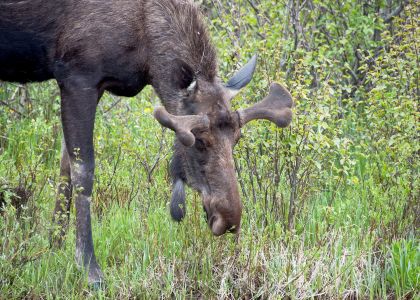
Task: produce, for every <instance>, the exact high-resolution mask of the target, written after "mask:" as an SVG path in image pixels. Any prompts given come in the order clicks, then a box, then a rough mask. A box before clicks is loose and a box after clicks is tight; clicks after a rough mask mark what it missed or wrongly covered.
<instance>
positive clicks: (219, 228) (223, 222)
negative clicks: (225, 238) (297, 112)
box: [204, 205, 242, 236]
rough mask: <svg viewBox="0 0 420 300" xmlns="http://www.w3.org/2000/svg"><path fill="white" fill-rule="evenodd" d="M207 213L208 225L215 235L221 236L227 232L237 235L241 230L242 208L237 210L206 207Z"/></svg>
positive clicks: (239, 207)
mask: <svg viewBox="0 0 420 300" xmlns="http://www.w3.org/2000/svg"><path fill="white" fill-rule="evenodd" d="M204 210H205V211H206V218H207V224H208V226H209V228H210V230H211V231H212V233H213V235H215V236H221V235H223V234H225V233H226V232H230V233H236V232H238V230H239V227H240V222H241V211H242V209H241V206H240V205H239V206H237V207H235V208H233V207H229V208H228V209H227V208H226V207H222V208H220V207H219V209H211V208H209V207H208V206H207V207H206V205H204Z"/></svg>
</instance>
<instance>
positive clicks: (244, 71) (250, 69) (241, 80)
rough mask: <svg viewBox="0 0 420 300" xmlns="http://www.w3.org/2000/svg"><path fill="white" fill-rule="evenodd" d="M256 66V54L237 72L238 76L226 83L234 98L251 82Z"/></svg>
mask: <svg viewBox="0 0 420 300" xmlns="http://www.w3.org/2000/svg"><path fill="white" fill-rule="evenodd" d="M256 65H257V55H256V54H254V56H252V57H251V59H250V60H249V61H248V62H247V63H246V64H245V66H243V67H242V68H241V69H240V70H239V71H238V72H236V74H235V75H233V77H232V78H231V79H229V81H228V82H227V83H226V85H225V87H226V88H227V89H228V90H229V93H230V95H231V97H232V98H233V97H234V96H236V94H237V93H239V91H240V90H241V89H242V88H243V87H244V86H246V85H247V84H248V83H249V82H250V81H251V79H252V75H254V71H255V67H256Z"/></svg>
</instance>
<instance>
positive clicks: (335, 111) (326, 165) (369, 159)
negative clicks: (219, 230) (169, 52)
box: [0, 0, 420, 299]
mask: <svg viewBox="0 0 420 300" xmlns="http://www.w3.org/2000/svg"><path fill="white" fill-rule="evenodd" d="M201 6H202V8H203V11H204V12H205V14H206V15H207V16H208V24H209V26H210V29H211V31H212V36H213V40H214V43H215V44H216V46H217V48H218V49H219V53H218V54H219V61H220V73H221V76H222V77H223V78H225V79H226V78H228V77H229V75H231V74H232V73H233V71H234V70H235V69H236V68H237V67H239V66H240V64H242V63H243V62H244V61H246V58H248V57H250V56H251V55H252V54H253V53H258V55H259V65H258V68H257V72H256V74H255V76H254V79H253V81H252V82H251V84H250V85H249V86H248V87H247V89H246V90H245V91H244V92H243V93H242V94H240V95H239V96H238V97H237V98H236V99H235V100H234V102H233V106H234V107H246V106H247V105H249V104H250V103H253V102H256V101H258V100H259V99H261V98H262V97H263V96H264V95H265V94H266V93H267V90H268V86H269V83H270V82H273V81H277V82H280V83H282V84H284V85H285V86H287V87H288V89H289V90H290V91H291V93H292V95H293V98H294V100H295V104H296V106H295V108H294V113H295V117H294V120H293V123H292V126H291V127H290V128H287V129H277V128H276V127H275V126H274V125H272V124H270V123H268V122H253V123H251V124H249V125H248V126H247V127H246V128H245V129H244V130H243V136H244V137H243V138H242V139H241V142H240V143H239V144H238V145H237V147H236V148H235V164H236V169H237V171H238V176H239V184H240V189H241V192H242V199H243V202H244V208H245V211H244V217H243V225H242V231H241V236H240V239H239V240H235V239H234V238H233V236H232V235H226V236H223V237H221V238H214V237H212V236H211V233H210V231H209V230H208V228H207V226H206V224H205V220H204V218H203V217H202V214H203V212H202V209H201V204H200V199H199V197H196V196H195V194H194V193H193V192H192V191H189V197H188V200H189V201H188V202H189V203H188V208H187V210H188V214H187V218H186V219H185V221H184V222H183V223H181V224H177V223H175V222H172V221H171V220H170V216H169V213H168V212H167V206H168V201H169V197H170V188H169V186H170V179H169V177H168V174H167V167H168V164H169V160H170V155H171V145H172V140H173V135H172V133H171V132H169V131H166V130H162V129H161V128H160V126H159V125H158V124H157V122H156V121H155V120H154V119H153V117H152V115H151V111H152V107H153V106H154V105H155V104H156V103H158V99H157V97H156V95H155V94H154V93H153V90H152V89H151V88H150V87H149V88H147V89H146V90H144V91H143V92H142V93H141V94H140V95H138V96H137V97H134V98H128V99H121V98H119V97H115V96H112V95H105V97H104V98H103V100H102V101H101V104H100V106H99V108H98V113H97V120H96V128H95V146H96V157H97V159H96V164H97V169H96V175H95V176H96V177H95V190H94V199H93V211H94V222H93V227H94V228H93V230H94V241H95V246H96V252H97V256H98V259H99V262H100V264H101V266H102V267H103V270H104V272H105V276H106V280H107V288H106V289H105V290H103V291H97V292H95V291H91V290H89V288H88V287H87V284H86V278H85V277H84V276H82V273H80V272H79V271H77V269H76V266H75V263H74V259H73V252H74V226H72V227H71V230H70V232H69V234H68V236H67V240H66V245H65V248H64V249H62V250H51V249H49V243H48V232H49V230H50V229H51V221H50V219H51V214H52V210H53V204H54V197H55V189H56V186H57V183H58V181H59V180H60V179H59V176H58V166H59V156H60V155H59V152H60V150H59V149H60V143H61V125H60V119H59V107H60V105H59V92H58V89H57V87H56V84H55V82H47V83H42V84H32V85H26V86H22V85H19V84H10V83H0V201H1V202H2V205H3V208H2V212H1V218H0V232H1V234H0V299H2V298H4V299H11V298H24V297H28V298H60V297H62V298H68V297H76V298H82V297H86V296H87V295H89V294H94V295H96V296H100V297H108V298H158V297H163V298H171V297H173V298H200V297H203V298H205V299H207V298H262V299H265V298H273V299H281V298H284V299H303V298H335V299H337V298H346V299H356V298H363V299H365V298H369V299H386V298H391V299H393V298H398V299H400V298H407V299H408V298H416V297H418V296H419V289H420V283H419V279H420V278H419V274H420V266H419V261H420V247H419V237H418V227H419V225H420V219H419V216H420V203H419V198H420V195H419V170H420V165H419V153H420V146H419V145H420V143H419V139H418V138H419V136H418V132H419V124H418V118H419V107H418V104H419V99H420V80H419V70H420V63H419V51H420V24H419V23H420V21H419V20H420V18H419V16H420V5H419V3H418V1H414V0H409V1H404V0H387V1H384V0H375V1H371V0H369V1H354V0H353V1H351V0H344V1H331V0H328V1H318V0H304V1H299V0H289V1H268V0H246V1H245V0H235V1H220V0H203V1H202V2H201ZM72 223H74V212H73V215H72ZM146 295H147V296H148V297H146Z"/></svg>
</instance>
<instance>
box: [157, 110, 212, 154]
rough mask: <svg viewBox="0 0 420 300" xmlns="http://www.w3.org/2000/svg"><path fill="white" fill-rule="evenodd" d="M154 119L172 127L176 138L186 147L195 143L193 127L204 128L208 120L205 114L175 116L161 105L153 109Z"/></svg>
mask: <svg viewBox="0 0 420 300" xmlns="http://www.w3.org/2000/svg"><path fill="white" fill-rule="evenodd" d="M154 116H155V118H156V120H157V121H158V122H159V123H160V124H161V125H162V126H164V127H167V128H169V129H172V130H173V131H174V132H175V134H176V137H177V138H178V140H179V141H180V142H181V143H182V144H183V145H184V146H186V147H191V146H192V145H194V143H195V137H194V134H192V132H191V131H192V130H193V129H206V128H208V127H209V125H210V121H209V119H208V117H207V116H206V115H186V116H175V115H172V114H170V113H168V112H167V110H166V109H165V108H164V107H163V106H160V107H157V108H156V109H155V111H154Z"/></svg>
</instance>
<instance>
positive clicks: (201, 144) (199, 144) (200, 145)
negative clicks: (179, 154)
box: [194, 139, 206, 151]
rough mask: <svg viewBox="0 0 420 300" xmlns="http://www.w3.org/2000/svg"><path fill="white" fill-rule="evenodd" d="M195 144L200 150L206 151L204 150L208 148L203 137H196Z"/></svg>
mask: <svg viewBox="0 0 420 300" xmlns="http://www.w3.org/2000/svg"><path fill="white" fill-rule="evenodd" d="M194 145H195V148H196V149H197V150H198V151H204V150H206V145H205V144H204V141H203V140H202V139H196V140H195V144H194Z"/></svg>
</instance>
